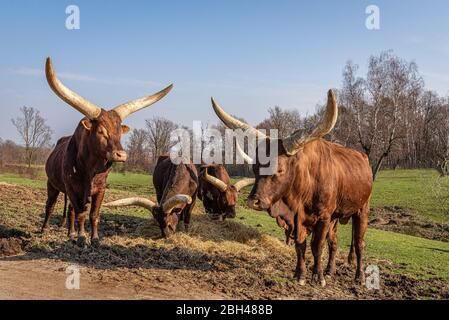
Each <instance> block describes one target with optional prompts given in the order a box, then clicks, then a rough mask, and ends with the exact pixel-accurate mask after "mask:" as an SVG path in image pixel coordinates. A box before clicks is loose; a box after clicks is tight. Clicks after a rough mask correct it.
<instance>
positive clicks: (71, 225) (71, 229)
mask: <svg viewBox="0 0 449 320" xmlns="http://www.w3.org/2000/svg"><path fill="white" fill-rule="evenodd" d="M68 214H69V220H68V221H67V230H68V234H67V236H68V237H69V238H70V240H71V241H73V242H74V241H75V240H76V230H75V210H73V207H72V205H70V204H69V208H68Z"/></svg>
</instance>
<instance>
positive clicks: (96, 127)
mask: <svg viewBox="0 0 449 320" xmlns="http://www.w3.org/2000/svg"><path fill="white" fill-rule="evenodd" d="M45 74H46V77H47V81H48V84H49V85H50V87H51V88H52V90H53V91H54V92H55V93H56V95H57V96H59V97H60V98H61V99H62V100H64V101H65V102H66V103H68V104H69V105H70V106H72V107H73V108H75V109H76V110H78V111H79V112H80V113H82V114H83V115H84V116H85V118H84V119H82V120H81V122H80V124H79V127H80V128H81V130H84V133H85V134H83V135H82V137H83V138H82V140H83V141H81V143H82V144H85V147H86V148H87V149H88V151H89V154H91V155H94V156H95V157H97V158H98V159H103V160H104V161H105V163H112V162H124V161H126V158H127V155H126V152H125V150H123V147H122V145H121V143H120V138H121V136H122V134H125V133H127V132H128V131H129V128H128V127H127V126H126V125H122V121H123V120H125V118H126V117H127V116H129V115H130V114H131V113H134V112H137V111H139V110H141V109H143V108H146V107H148V106H150V105H152V104H153V103H155V102H157V101H159V100H160V99H162V98H163V97H164V96H165V95H166V94H167V93H169V92H170V90H171V89H172V87H173V85H170V86H168V87H167V88H165V89H164V90H162V91H160V92H158V93H156V94H154V95H151V96H148V97H144V98H141V99H137V100H133V101H130V102H127V103H124V104H121V105H119V106H117V107H115V108H114V109H111V110H109V111H107V110H104V109H102V108H100V107H98V106H96V105H95V104H93V103H91V102H90V101H88V100H86V99H85V98H83V97H81V96H80V95H78V94H77V93H75V92H73V91H72V90H70V89H68V88H67V87H66V86H64V85H63V84H62V83H61V82H60V81H59V79H58V77H57V75H56V72H55V70H54V69H53V64H52V62H51V59H50V58H47V62H46V65H45Z"/></svg>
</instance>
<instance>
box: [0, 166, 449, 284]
mask: <svg viewBox="0 0 449 320" xmlns="http://www.w3.org/2000/svg"><path fill="white" fill-rule="evenodd" d="M0 181H1V182H6V183H10V184H18V185H24V186H28V187H33V188H45V187H46V181H45V180H44V179H39V180H32V179H27V178H23V177H20V176H19V175H17V174H10V173H2V174H0ZM0 188H1V186H0ZM108 188H109V192H118V191H127V192H129V193H133V194H138V195H146V196H148V195H151V196H152V197H154V196H155V193H154V188H153V182H152V177H151V176H150V175H144V174H133V173H126V174H122V173H111V174H110V176H109V179H108ZM248 189H249V188H247V189H246V190H245V191H244V192H243V193H244V195H243V196H241V197H240V198H241V199H240V205H239V210H238V215H237V218H236V220H237V221H239V222H241V223H243V224H246V225H248V226H251V227H254V228H256V229H258V230H259V231H261V232H264V233H268V234H271V235H274V236H276V237H278V238H280V239H283V238H284V234H283V232H282V230H280V228H279V227H278V226H277V225H276V223H275V220H274V219H272V218H271V217H269V216H268V214H267V213H263V212H255V211H252V210H249V209H247V208H245V207H244V206H243V203H244V199H245V197H246V193H247V192H248ZM446 193H447V195H446ZM448 196H449V179H448V178H439V177H438V174H437V173H436V172H435V171H432V170H396V171H389V170H387V171H382V172H381V173H380V175H379V178H378V180H377V181H376V182H375V186H374V193H373V197H372V202H371V205H372V207H378V206H400V207H404V208H408V209H412V210H414V211H416V212H417V214H418V215H420V216H421V217H422V218H423V219H429V220H432V221H436V222H442V221H445V219H446V221H447V216H445V214H444V213H445V212H446V211H445V205H446V203H445V202H446V199H447V197H448ZM129 214H132V215H142V214H145V216H148V213H147V212H145V211H142V210H137V209H131V210H129ZM339 228H340V229H339V232H338V234H339V246H340V249H341V250H343V251H345V252H347V251H348V249H349V245H350V240H351V233H350V225H348V226H340V227H339ZM366 242H367V248H366V254H367V256H368V257H370V258H373V259H379V260H388V261H391V262H392V263H393V267H392V270H393V271H395V272H398V273H407V274H409V275H413V276H415V277H419V278H428V277H440V278H444V279H448V280H449V243H447V242H440V241H434V240H427V239H423V238H418V237H413V236H408V235H403V234H399V233H393V232H387V231H381V230H376V229H373V228H370V229H369V230H368V233H367V236H366Z"/></svg>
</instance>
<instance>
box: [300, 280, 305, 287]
mask: <svg viewBox="0 0 449 320" xmlns="http://www.w3.org/2000/svg"><path fill="white" fill-rule="evenodd" d="M298 283H299V285H300V286H301V287H303V286H305V285H306V279H299V280H298Z"/></svg>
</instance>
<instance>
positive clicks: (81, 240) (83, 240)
mask: <svg viewBox="0 0 449 320" xmlns="http://www.w3.org/2000/svg"><path fill="white" fill-rule="evenodd" d="M76 244H77V245H78V247H80V248H84V247H85V246H86V237H85V236H79V237H78V240H77V241H76Z"/></svg>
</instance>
